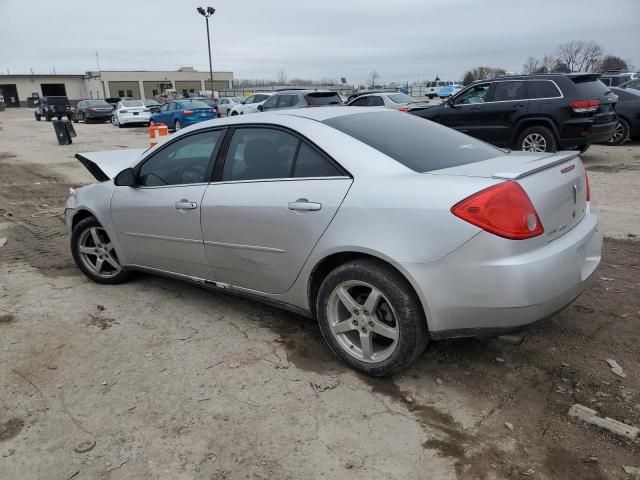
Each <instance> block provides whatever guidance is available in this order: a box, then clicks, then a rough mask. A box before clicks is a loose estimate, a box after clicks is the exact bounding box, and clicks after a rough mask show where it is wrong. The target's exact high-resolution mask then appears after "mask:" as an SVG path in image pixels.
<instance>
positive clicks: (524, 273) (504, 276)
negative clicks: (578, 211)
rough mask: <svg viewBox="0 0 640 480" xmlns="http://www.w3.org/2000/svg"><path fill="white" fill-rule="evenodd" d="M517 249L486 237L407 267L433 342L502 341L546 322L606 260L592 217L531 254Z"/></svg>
mask: <svg viewBox="0 0 640 480" xmlns="http://www.w3.org/2000/svg"><path fill="white" fill-rule="evenodd" d="M513 242H514V241H512V240H506V239H502V238H499V237H496V236H494V235H491V234H489V233H486V232H481V233H479V234H478V235H477V236H475V237H474V238H473V239H471V240H470V241H468V242H467V243H466V244H465V245H463V246H462V247H460V248H459V249H457V250H456V251H454V252H453V253H451V254H450V255H448V256H447V257H445V258H443V259H442V260H439V261H438V262H435V263H433V264H415V263H414V264H402V268H403V270H404V271H405V272H408V274H409V276H410V277H411V279H412V281H413V283H414V286H416V287H417V289H418V291H419V294H420V296H421V299H422V301H423V305H424V306H425V312H426V314H427V318H428V322H429V329H430V333H431V336H432V337H433V338H435V339H440V338H451V337H462V336H484V335H491V334H499V333H501V332H505V331H513V330H518V329H521V328H523V327H526V326H527V325H529V324H531V323H534V322H537V321H538V320H542V319H544V318H546V317H548V316H550V315H552V314H553V313H555V312H557V311H559V310H561V309H563V308H564V307H566V306H567V305H568V304H570V303H571V302H572V301H573V300H574V299H575V298H576V297H577V296H578V295H580V293H581V292H582V291H583V290H584V289H585V288H586V286H587V285H588V283H589V281H590V279H591V277H592V275H593V272H594V271H595V269H596V267H597V266H598V264H599V263H600V259H601V249H602V239H601V236H600V233H599V231H598V218H597V216H596V215H595V214H593V213H589V214H587V215H586V216H585V218H583V219H582V221H581V222H580V223H579V224H577V225H576V226H575V227H574V228H573V229H572V230H571V231H570V232H568V233H566V234H565V235H563V236H562V237H560V238H558V239H556V240H554V241H552V242H550V243H547V244H545V245H544V246H542V247H540V248H537V249H534V250H532V251H531V250H530V251H526V250H525V249H522V253H518V252H517V251H514V248H513V245H511V246H510V245H508V244H509V243H511V244H513ZM515 247H516V249H515V250H517V249H518V246H517V245H516V246H515ZM510 252H513V253H510Z"/></svg>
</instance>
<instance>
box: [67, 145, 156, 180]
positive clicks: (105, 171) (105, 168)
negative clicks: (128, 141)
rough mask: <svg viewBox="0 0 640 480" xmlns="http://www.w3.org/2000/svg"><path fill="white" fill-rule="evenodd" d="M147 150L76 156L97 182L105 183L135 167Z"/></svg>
mask: <svg viewBox="0 0 640 480" xmlns="http://www.w3.org/2000/svg"><path fill="white" fill-rule="evenodd" d="M146 150H147V149H146V148H132V149H127V150H107V151H104V152H86V153H76V155H75V156H76V158H77V159H78V160H79V161H80V163H82V165H84V166H85V168H86V169H87V170H89V172H90V173H91V175H93V176H94V177H95V178H96V180H98V181H100V182H104V181H106V180H109V179H111V178H113V177H115V176H116V175H117V174H118V173H120V172H121V171H122V170H124V169H125V168H129V167H133V166H134V165H135V164H136V163H137V162H138V160H139V159H140V155H142V153H143V152H145V151H146Z"/></svg>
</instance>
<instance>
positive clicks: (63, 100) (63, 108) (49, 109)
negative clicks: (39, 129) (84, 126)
mask: <svg viewBox="0 0 640 480" xmlns="http://www.w3.org/2000/svg"><path fill="white" fill-rule="evenodd" d="M34 113H35V115H36V120H37V121H40V120H41V119H42V117H44V118H45V119H46V120H47V122H50V121H51V119H52V118H53V117H57V118H58V120H62V117H67V118H68V119H69V120H71V119H72V118H73V112H72V111H71V105H70V104H69V99H68V98H67V97H42V98H41V99H40V104H39V105H38V106H37V107H36V110H35V112H34Z"/></svg>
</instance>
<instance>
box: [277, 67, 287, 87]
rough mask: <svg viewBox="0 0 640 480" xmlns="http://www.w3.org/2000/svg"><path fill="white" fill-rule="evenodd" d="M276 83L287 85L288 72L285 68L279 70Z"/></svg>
mask: <svg viewBox="0 0 640 480" xmlns="http://www.w3.org/2000/svg"><path fill="white" fill-rule="evenodd" d="M276 83H277V84H278V85H286V84H287V72H285V71H284V70H283V69H280V70H278V72H277V73H276Z"/></svg>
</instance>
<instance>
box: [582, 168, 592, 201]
mask: <svg viewBox="0 0 640 480" xmlns="http://www.w3.org/2000/svg"><path fill="white" fill-rule="evenodd" d="M583 168H584V167H583ZM584 183H585V185H586V186H587V202H589V201H591V185H589V175H587V169H586V168H585V170H584Z"/></svg>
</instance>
